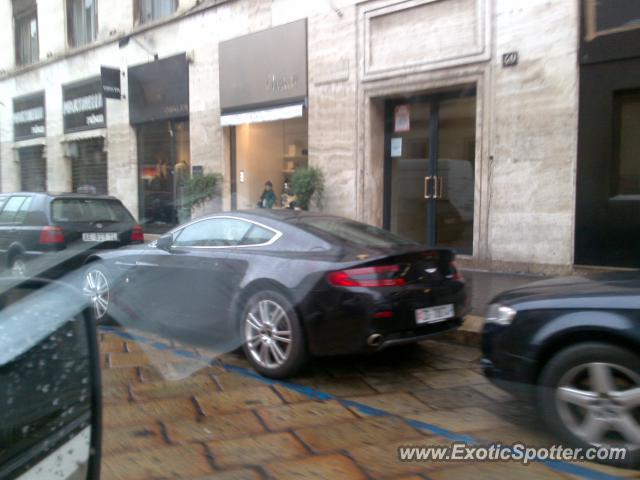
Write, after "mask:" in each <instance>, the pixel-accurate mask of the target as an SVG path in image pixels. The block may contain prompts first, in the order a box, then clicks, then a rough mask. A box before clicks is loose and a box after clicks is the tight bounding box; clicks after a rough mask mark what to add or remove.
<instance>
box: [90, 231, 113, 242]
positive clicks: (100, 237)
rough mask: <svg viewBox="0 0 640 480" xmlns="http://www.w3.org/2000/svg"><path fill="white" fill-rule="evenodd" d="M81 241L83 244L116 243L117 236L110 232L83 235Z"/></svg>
mask: <svg viewBox="0 0 640 480" xmlns="http://www.w3.org/2000/svg"><path fill="white" fill-rule="evenodd" d="M82 240H83V241H85V242H117V241H118V234H117V233H112V232H96V233H94V232H91V233H83V234H82Z"/></svg>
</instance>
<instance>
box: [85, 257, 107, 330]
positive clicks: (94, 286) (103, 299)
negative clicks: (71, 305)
mask: <svg viewBox="0 0 640 480" xmlns="http://www.w3.org/2000/svg"><path fill="white" fill-rule="evenodd" d="M82 293H84V295H85V296H86V297H87V298H88V299H89V302H90V304H91V307H92V311H93V317H94V319H95V320H97V321H100V320H106V318H107V314H108V311H109V304H110V301H111V276H110V275H109V272H107V270H106V269H105V268H104V267H102V266H101V265H99V264H94V263H91V264H89V266H88V267H87V268H86V269H85V272H84V276H83V279H82Z"/></svg>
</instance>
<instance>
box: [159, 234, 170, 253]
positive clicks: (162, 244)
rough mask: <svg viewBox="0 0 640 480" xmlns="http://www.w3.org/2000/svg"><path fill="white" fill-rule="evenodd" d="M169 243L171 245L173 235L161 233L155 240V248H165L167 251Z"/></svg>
mask: <svg viewBox="0 0 640 480" xmlns="http://www.w3.org/2000/svg"><path fill="white" fill-rule="evenodd" d="M171 245H173V235H163V236H162V237H160V238H159V239H158V240H156V248H159V249H160V250H166V251H167V252H168V251H169V250H170V249H171Z"/></svg>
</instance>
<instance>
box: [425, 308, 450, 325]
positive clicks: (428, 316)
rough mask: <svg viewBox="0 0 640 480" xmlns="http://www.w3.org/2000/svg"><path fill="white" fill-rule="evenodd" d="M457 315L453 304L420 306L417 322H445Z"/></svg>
mask: <svg viewBox="0 0 640 480" xmlns="http://www.w3.org/2000/svg"><path fill="white" fill-rule="evenodd" d="M453 316H455V310H454V308H453V304H448V305H438V306H437V307H428V308H419V309H417V310H416V323H417V324H418V325H420V324H423V323H437V322H443V321H445V320H448V319H449V318H452V317H453Z"/></svg>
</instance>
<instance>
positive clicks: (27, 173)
mask: <svg viewBox="0 0 640 480" xmlns="http://www.w3.org/2000/svg"><path fill="white" fill-rule="evenodd" d="M18 156H19V159H20V189H21V190H22V191H23V192H44V191H46V189H47V162H46V160H45V158H44V155H43V150H42V147H26V148H21V149H20V150H18Z"/></svg>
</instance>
